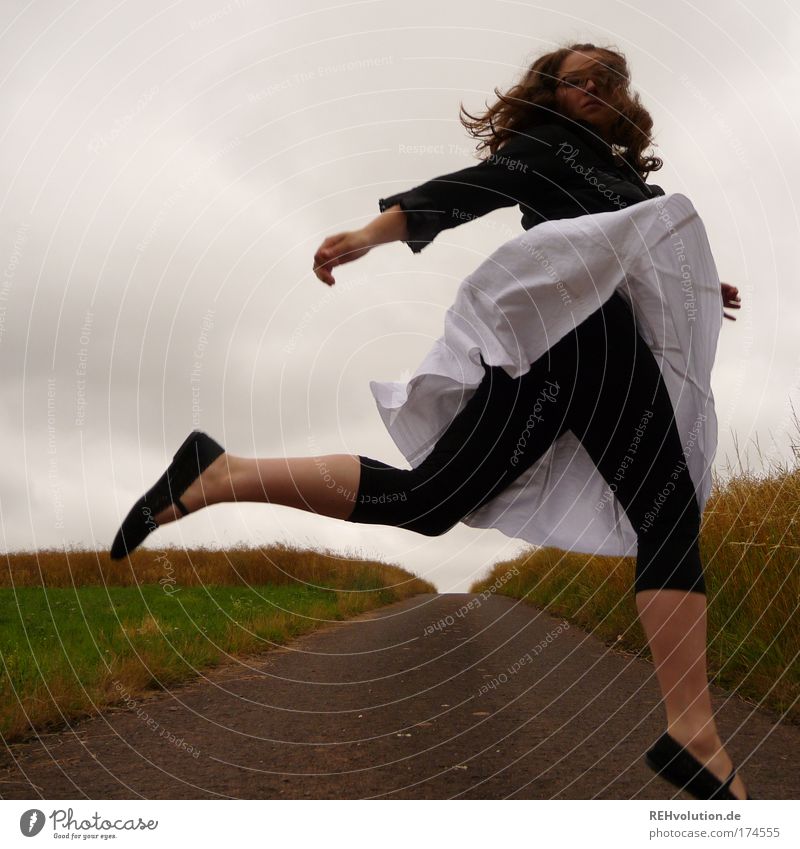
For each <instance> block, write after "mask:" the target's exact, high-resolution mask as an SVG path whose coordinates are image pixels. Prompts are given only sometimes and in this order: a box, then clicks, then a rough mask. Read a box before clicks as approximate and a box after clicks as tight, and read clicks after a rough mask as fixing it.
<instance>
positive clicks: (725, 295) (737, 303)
mask: <svg viewBox="0 0 800 849" xmlns="http://www.w3.org/2000/svg"><path fill="white" fill-rule="evenodd" d="M720 289H721V291H722V306H723V307H728V309H732V310H738V309H741V306H742V299H741V298H740V297H739V290H738V289H737V288H736V287H735V286H731V284H730V283H720ZM722 314H723V315H724V316H725V318H729V319H730V320H731V321H736V318H735V317H734V316H732V315H728V313H726V312H725V311H724V309H723V312H722Z"/></svg>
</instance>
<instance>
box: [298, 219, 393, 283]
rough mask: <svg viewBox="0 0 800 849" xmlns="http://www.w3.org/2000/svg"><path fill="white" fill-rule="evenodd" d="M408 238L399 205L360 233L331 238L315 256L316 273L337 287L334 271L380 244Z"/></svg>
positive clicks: (321, 246) (342, 234)
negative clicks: (332, 272) (332, 271)
mask: <svg viewBox="0 0 800 849" xmlns="http://www.w3.org/2000/svg"><path fill="white" fill-rule="evenodd" d="M406 239H408V227H407V225H406V214H405V213H404V212H403V210H402V209H401V208H400V205H399V204H397V205H395V206H392V207H391V208H389V209H387V210H386V211H385V212H382V213H381V214H380V215H379V216H378V217H377V218H373V219H372V221H370V222H369V224H366V225H365V226H364V227H362V228H361V229H360V230H349V231H347V232H345V233H337V234H336V235H335V236H328V238H327V239H325V241H324V242H323V243H322V244H321V245H320V246H319V249H318V250H317V252H316V253H315V254H314V274H316V275H317V277H318V278H319V279H320V280H322V282H323V283H327V284H328V285H329V286H333V285H334V283H336V281H335V280H334V279H333V275H332V274H331V269H332V268H335V267H336V266H337V265H343V264H344V263H345V262H352V261H353V260H354V259H358V258H359V257H362V256H364V254H366V253H369V251H370V250H371V249H372V248H374V247H375V246H376V245H385V244H386V243H387V242H397V241H405V240H406Z"/></svg>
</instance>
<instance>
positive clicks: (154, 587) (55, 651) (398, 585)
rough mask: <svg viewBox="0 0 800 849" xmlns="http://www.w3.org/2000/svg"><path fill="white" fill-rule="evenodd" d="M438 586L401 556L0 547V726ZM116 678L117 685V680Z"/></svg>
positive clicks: (20, 730) (16, 733)
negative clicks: (115, 555) (399, 561)
mask: <svg viewBox="0 0 800 849" xmlns="http://www.w3.org/2000/svg"><path fill="white" fill-rule="evenodd" d="M422 592H436V589H435V587H433V586H432V585H431V584H429V583H428V582H427V581H423V580H421V579H420V578H417V577H416V576H414V575H412V574H410V573H409V572H406V571H405V570H404V569H401V568H400V567H399V566H393V565H387V564H383V563H377V562H374V561H369V560H359V559H351V558H345V557H342V556H337V555H335V554H333V553H327V552H320V551H304V550H300V549H293V548H288V547H285V546H275V547H270V548H263V549H240V550H231V551H211V550H204V549H200V550H193V551H184V550H181V549H166V550H152V549H140V550H139V551H136V552H134V554H133V556H132V557H131V558H130V562H128V561H127V560H123V561H111V560H110V559H109V557H108V555H107V554H106V553H105V552H102V553H99V552H94V551H85V550H68V551H58V550H54V551H39V552H33V553H17V554H10V555H6V563H5V568H4V569H3V571H2V573H0V735H2V737H3V738H4V739H5V740H6V741H10V740H15V739H20V738H22V737H24V736H26V735H28V734H30V733H31V731H32V730H33V729H41V728H43V727H46V726H47V725H50V724H53V723H57V724H58V723H63V722H64V721H65V720H72V719H76V718H79V717H81V716H86V715H89V714H91V713H94V712H96V710H97V709H98V708H102V707H104V706H107V705H110V704H113V703H115V702H118V701H119V700H120V698H121V697H120V695H119V690H120V689H122V690H123V691H126V692H127V693H131V692H141V691H142V690H146V689H154V688H162V687H168V686H172V685H175V684H178V683H180V682H182V681H186V680H188V679H189V678H191V677H192V676H193V675H195V674H196V673H197V671H198V670H199V669H201V668H207V667H210V666H213V665H215V664H217V663H219V662H220V661H221V660H223V659H224V658H226V657H227V656H229V655H235V654H242V653H249V652H256V651H260V650H264V649H269V648H270V647H272V646H275V645H280V644H282V643H285V642H286V641H287V640H288V639H290V638H291V637H294V636H297V635H299V634H303V633H306V632H308V631H311V630H313V629H315V628H318V627H320V626H323V625H326V624H328V623H330V622H332V621H336V620H341V619H345V618H348V617H351V616H355V615H357V614H359V613H362V612H363V611H366V610H370V609H372V608H375V607H379V606H381V605H384V604H389V603H391V602H394V601H399V600H401V599H403V598H408V597H409V596H412V595H416V594H418V593H422ZM117 685H119V688H118V687H117Z"/></svg>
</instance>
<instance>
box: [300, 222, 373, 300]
mask: <svg viewBox="0 0 800 849" xmlns="http://www.w3.org/2000/svg"><path fill="white" fill-rule="evenodd" d="M372 247H374V243H373V242H372V241H371V240H370V239H369V237H368V236H367V235H366V233H365V232H364V230H363V229H362V230H350V231H348V232H346V233H337V234H336V235H335V236H328V238H327V239H325V241H324V242H323V243H322V244H321V245H320V246H319V248H318V249H317V252H316V253H315V254H314V274H316V275H317V277H318V278H319V279H320V280H321V281H322V282H323V283H327V284H328V285H329V286H333V285H334V283H336V281H335V280H334V279H333V275H332V274H331V269H332V268H335V267H336V266H337V265H342V264H344V263H345V262H352V261H353V260H354V259H358V258H359V257H362V256H364V254H367V253H369V251H370V249H371V248H372Z"/></svg>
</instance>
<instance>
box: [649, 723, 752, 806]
mask: <svg viewBox="0 0 800 849" xmlns="http://www.w3.org/2000/svg"><path fill="white" fill-rule="evenodd" d="M644 759H645V762H646V763H647V765H648V766H649V767H650V769H652V770H653V771H654V772H655V773H657V774H658V775H660V776H661V777H662V778H664V779H666V780H667V781H669V782H670V783H671V784H674V785H675V787H678V788H679V789H681V790H685V791H686V792H687V793H691V794H692V796H694V797H695V799H728V800H731V801H734V802H740V801H743V800H742V799H739V798H738V797H736V796H734V795H733V793H731V791H730V786H731V782H732V781H733V779H734V778H736V767H734V768H733V769H732V770H731V774H730V775H729V776H728V777H727V778H726V779H725V780H724V781H720V780H719V779H718V778H717V777H716V776H715V775H714V773H713V772H710V771H709V770H707V769H706V768H705V767H704V766H703V765H702V764H701V763H700V761H698V760H697V758H695V757H694V755H692V754H691V753H690V752H688V751H687V750H686V749H684V748H683V746H681V745H680V743H678V742H677V740H675V738H674V737H671V736H670V735H669V734H668V733H666V732H665V733H664V734H662V735H661V737H659V738H658V740H656V742H655V744H654V745H653V747H652V748H651V749H650V750H649V751H648V752H647V753H646V754H645V756H644ZM751 798H752V797H751V796H749V795H746V796H745V799H748V800H749V799H751Z"/></svg>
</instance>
